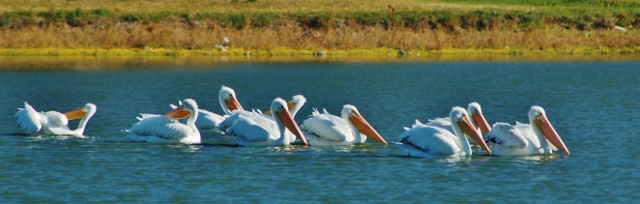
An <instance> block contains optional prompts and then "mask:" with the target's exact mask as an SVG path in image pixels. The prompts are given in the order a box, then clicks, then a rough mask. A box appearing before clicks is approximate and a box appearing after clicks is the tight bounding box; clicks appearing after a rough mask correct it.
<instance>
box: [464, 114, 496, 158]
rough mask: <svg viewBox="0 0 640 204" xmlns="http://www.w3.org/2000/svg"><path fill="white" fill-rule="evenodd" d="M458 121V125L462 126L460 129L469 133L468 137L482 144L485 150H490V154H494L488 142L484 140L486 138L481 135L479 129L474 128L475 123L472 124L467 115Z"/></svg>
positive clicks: (466, 133)
mask: <svg viewBox="0 0 640 204" xmlns="http://www.w3.org/2000/svg"><path fill="white" fill-rule="evenodd" d="M457 123H458V127H460V130H462V133H464V134H465V135H467V137H469V138H470V139H471V140H473V142H475V143H476V144H478V145H480V147H482V149H484V151H487V152H489V154H492V153H491V150H490V149H489V146H488V145H487V143H485V142H484V140H483V139H482V137H481V136H480V133H479V132H478V129H476V128H474V127H473V125H471V122H469V120H468V119H467V117H466V116H465V117H464V118H463V120H461V121H457Z"/></svg>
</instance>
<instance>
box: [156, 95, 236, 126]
mask: <svg viewBox="0 0 640 204" xmlns="http://www.w3.org/2000/svg"><path fill="white" fill-rule="evenodd" d="M218 101H219V102H220V107H221V108H222V111H223V112H224V115H218V114H216V113H213V112H211V111H208V110H204V109H198V119H197V120H196V123H195V124H196V127H198V130H200V131H208V130H213V131H215V132H222V131H220V129H218V125H220V123H221V122H222V121H224V119H225V118H226V117H228V116H229V114H230V113H231V112H232V111H234V110H244V108H242V105H240V102H239V101H238V99H237V98H236V92H235V91H234V90H233V89H231V88H229V87H226V86H222V88H220V92H219V94H218ZM179 105H182V104H181V103H179ZM176 107H178V106H176V105H173V104H171V108H174V109H175V108H176ZM145 117H147V116H145Z"/></svg>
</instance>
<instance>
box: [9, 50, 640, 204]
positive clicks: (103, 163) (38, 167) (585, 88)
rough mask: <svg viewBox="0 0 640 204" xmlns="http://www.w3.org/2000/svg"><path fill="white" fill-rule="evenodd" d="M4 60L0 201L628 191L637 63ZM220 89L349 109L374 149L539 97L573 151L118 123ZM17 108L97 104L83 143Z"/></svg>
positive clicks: (520, 114)
mask: <svg viewBox="0 0 640 204" xmlns="http://www.w3.org/2000/svg"><path fill="white" fill-rule="evenodd" d="M34 59H37V58H34ZM5 60H7V59H5ZM8 61H10V63H9V64H8V65H7V64H4V65H3V66H4V71H2V72H0V85H1V86H0V104H1V105H2V106H1V107H0V124H3V125H2V126H0V134H1V136H0V183H1V185H0V202H3V203H5V202H41V201H46V202H52V201H59V202H66V203H68V202H117V201H130V202H153V203H155V202H211V201H217V202H278V203H298V202H340V203H342V202H347V201H351V202H362V201H366V202H372V201H373V202H398V201H401V202H421V203H424V202H474V203H475V202H500V203H502V202H509V203H516V202H527V203H533V202H538V201H545V202H551V201H554V202H556V201H560V202H571V203H575V202H602V201H604V202H624V203H630V202H633V201H637V200H638V199H640V194H638V193H637V189H638V188H639V187H640V184H639V182H640V171H638V170H640V165H639V163H640V162H638V161H640V150H638V148H637V147H638V146H639V145H640V139H638V138H640V112H639V111H638V110H640V105H639V104H640V103H639V99H640V98H639V97H640V96H639V95H638V93H640V86H639V85H640V61H551V62H535V61H475V62H469V61H430V62H403V61H399V62H371V63H364V62H361V63H358V62H339V61H322V60H320V61H313V62H296V63H284V62H224V61H219V60H211V61H206V60H204V61H200V62H198V63H189V62H184V61H180V62H176V61H172V60H171V59H167V60H164V61H159V62H158V61H154V60H144V59H142V60H140V59H79V60H64V61H61V62H58V61H56V60H55V59H54V60H45V61H42V62H40V61H38V60H23V61H20V60H18V61H15V60H13V59H10V60H8ZM12 66H15V67H12ZM20 67H24V68H20ZM25 69H31V70H32V71H26V70H25ZM33 69H36V70H35V71H34V70H33ZM221 85H226V86H229V87H231V88H233V89H235V91H236V94H237V97H238V99H239V100H240V102H241V103H242V104H243V106H244V107H245V108H259V109H263V110H264V109H266V108H267V107H269V105H270V103H271V101H272V100H273V99H274V98H275V97H282V98H285V99H288V98H290V97H291V96H293V95H295V94H303V95H305V96H306V97H307V100H308V102H307V104H306V105H305V106H304V108H303V109H302V110H301V111H300V112H299V114H298V115H297V116H296V120H297V121H298V122H299V123H300V122H302V121H303V120H304V119H306V118H307V115H310V114H311V110H312V108H314V107H315V108H326V109H327V110H328V111H329V112H331V113H334V114H337V113H339V111H340V110H341V108H342V105H343V104H353V105H355V106H356V107H357V108H358V110H359V111H360V112H361V114H362V115H363V116H364V117H365V118H366V119H367V120H368V121H369V122H370V123H371V125H372V126H373V127H375V128H376V129H377V130H378V132H379V133H380V134H381V135H382V136H383V137H384V138H385V139H386V140H387V141H389V142H398V139H397V136H398V135H400V134H401V133H402V132H403V131H404V130H403V127H405V126H410V125H411V124H413V122H414V120H415V119H419V120H421V121H426V120H427V119H431V118H436V117H444V116H447V115H448V113H449V111H450V110H451V107H453V106H463V107H465V108H466V106H467V104H468V103H469V102H472V101H477V102H479V103H480V104H481V105H482V108H483V111H484V114H485V117H486V118H487V120H488V121H489V122H490V123H491V124H493V123H494V122H509V123H514V122H515V121H520V122H527V121H528V119H527V112H528V110H529V108H530V107H531V106H532V105H540V106H542V107H544V108H545V110H546V112H547V115H548V117H549V119H550V121H551V122H552V123H553V125H554V126H555V128H556V130H557V131H558V133H559V134H560V136H561V137H562V138H563V139H564V142H565V143H566V144H567V147H568V148H569V150H571V153H572V154H571V155H570V156H566V155H564V154H562V153H560V154H558V155H547V156H530V157H489V156H482V155H474V156H473V157H470V158H467V159H462V160H457V161H455V160H454V161H452V160H444V159H441V160H433V159H415V158H406V157H402V156H401V154H400V153H401V152H400V150H399V149H398V148H397V147H396V146H394V145H389V146H383V145H380V144H378V143H374V142H372V141H368V142H367V143H366V144H363V145H355V146H341V147H302V146H290V147H271V148H241V147H234V146H232V144H233V142H232V139H233V138H232V137H229V136H222V135H217V134H215V133H209V132H203V133H202V135H203V144H200V145H181V144H175V145H167V144H146V143H133V142H129V140H128V138H127V137H126V136H125V134H124V133H122V132H121V131H122V130H124V129H128V128H129V127H130V126H131V125H132V124H134V123H135V122H136V121H137V120H136V118H135V117H136V115H137V114H138V113H166V112H167V111H169V110H170V107H169V104H170V103H176V102H177V101H178V100H181V99H185V98H193V99H195V100H196V101H197V102H198V104H199V106H200V108H203V109H207V110H210V111H213V112H216V113H220V112H221V109H220V106H219V105H218V101H217V94H218V90H219V89H220V86H221ZM23 101H28V102H29V103H30V104H31V105H32V106H33V107H34V108H36V109H37V110H40V111H48V110H59V111H68V110H72V109H75V108H76V107H79V106H82V105H83V104H84V103H86V102H92V103H95V104H96V105H97V106H98V112H97V114H96V115H95V116H94V117H93V118H92V119H91V120H90V121H89V124H88V127H87V129H86V131H85V135H86V138H76V137H52V136H24V135H21V134H19V133H21V130H20V129H19V128H18V127H17V125H16V123H15V121H14V119H13V114H14V113H15V112H16V111H17V109H16V108H18V107H22V106H23V104H22V102H23ZM75 124H77V122H76V123H73V125H72V126H73V127H75ZM474 152H476V153H483V151H481V150H479V149H475V151H474Z"/></svg>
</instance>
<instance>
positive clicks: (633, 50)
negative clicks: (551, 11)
mask: <svg viewBox="0 0 640 204" xmlns="http://www.w3.org/2000/svg"><path fill="white" fill-rule="evenodd" d="M468 55H475V56H549V55H551V56H602V55H628V56H638V57H640V46H636V47H625V48H609V47H578V48H568V49H544V50H541V49H517V48H509V47H505V48H503V49H456V48H449V49H431V50H419V49H412V50H402V49H393V48H372V49H328V50H309V49H293V48H287V47H279V48H273V49H244V48H229V49H228V50H226V51H220V50H218V49H168V48H113V49H106V48H0V56H4V57H7V56H105V57H118V56H122V57H143V56H203V57H206V56H289V57H302V56H318V57H325V56H326V57H328V56H335V57H338V56H342V57H351V56H362V57H383V56H413V57H420V56H423V57H430V56H468Z"/></svg>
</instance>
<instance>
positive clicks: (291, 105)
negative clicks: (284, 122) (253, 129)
mask: <svg viewBox="0 0 640 204" xmlns="http://www.w3.org/2000/svg"><path fill="white" fill-rule="evenodd" d="M305 103H307V98H305V97H304V96H303V95H295V96H293V97H291V99H289V101H288V102H287V108H288V109H289V112H290V113H291V117H295V116H296V114H297V113H298V111H299V110H300V109H301V108H302V106H303V105H304V104H305ZM264 114H265V115H271V110H267V111H265V112H264Z"/></svg>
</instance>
